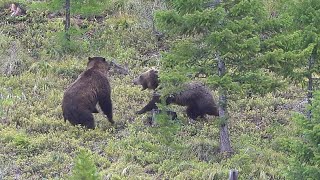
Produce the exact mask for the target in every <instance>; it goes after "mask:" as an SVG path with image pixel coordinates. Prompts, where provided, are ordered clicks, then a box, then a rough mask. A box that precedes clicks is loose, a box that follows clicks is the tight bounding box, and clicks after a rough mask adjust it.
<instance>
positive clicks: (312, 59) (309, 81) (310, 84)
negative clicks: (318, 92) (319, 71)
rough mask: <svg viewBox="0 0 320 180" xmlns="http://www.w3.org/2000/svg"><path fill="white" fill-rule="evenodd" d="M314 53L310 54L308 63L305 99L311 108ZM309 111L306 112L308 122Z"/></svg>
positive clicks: (309, 117)
mask: <svg viewBox="0 0 320 180" xmlns="http://www.w3.org/2000/svg"><path fill="white" fill-rule="evenodd" d="M314 58H315V57H314V53H312V54H311V56H310V58H309V63H308V71H309V74H308V94H307V99H308V104H309V105H310V106H311V105H312V98H313V95H312V92H313V78H312V69H313V65H314ZM311 116H312V114H311V110H308V112H307V118H308V119H309V120H310V119H311Z"/></svg>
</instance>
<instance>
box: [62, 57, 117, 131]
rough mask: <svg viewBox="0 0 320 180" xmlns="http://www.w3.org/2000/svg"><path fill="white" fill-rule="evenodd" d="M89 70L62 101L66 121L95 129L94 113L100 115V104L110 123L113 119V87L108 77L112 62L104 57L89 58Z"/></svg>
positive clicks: (67, 90) (72, 84) (74, 83)
mask: <svg viewBox="0 0 320 180" xmlns="http://www.w3.org/2000/svg"><path fill="white" fill-rule="evenodd" d="M88 60H89V61H88V63H87V68H86V70H85V71H84V72H82V73H81V74H80V75H79V76H78V78H77V79H76V80H75V82H73V83H71V84H70V85H69V87H68V88H67V89H66V90H65V92H64V96H63V100H62V111H63V117H64V120H65V121H66V120H68V121H69V122H70V123H71V124H72V125H77V124H80V125H82V126H85V127H86V128H88V129H94V128H95V124H94V118H93V115H92V113H98V110H97V109H96V105H97V104H99V106H100V108H101V110H102V111H103V113H104V114H105V115H106V116H107V118H108V120H109V122H110V123H112V124H114V121H113V119H112V101H111V87H110V83H109V80H108V77H107V74H108V71H109V69H110V62H108V61H106V59H105V58H103V57H89V58H88Z"/></svg>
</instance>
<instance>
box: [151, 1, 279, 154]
mask: <svg viewBox="0 0 320 180" xmlns="http://www.w3.org/2000/svg"><path fill="white" fill-rule="evenodd" d="M168 7H171V9H169V10H167V11H161V12H158V13H157V14H156V20H157V21H156V22H157V25H158V26H159V27H160V29H161V30H162V31H163V32H165V33H167V34H168V35H169V36H170V37H171V38H172V39H173V40H174V41H175V43H174V46H173V47H172V48H171V50H170V52H168V53H165V54H164V56H163V59H162V62H161V72H162V74H160V78H161V84H162V86H164V87H166V88H164V90H163V91H164V92H163V93H164V94H166V93H168V92H171V91H174V90H176V89H177V88H176V87H177V86H178V85H179V84H182V82H186V81H189V80H190V79H192V77H195V76H196V75H197V74H204V75H205V76H206V77H207V78H206V83H207V84H209V85H210V84H211V85H213V86H215V87H218V89H219V92H220V93H219V94H220V95H219V96H220V98H219V100H220V103H219V104H220V112H219V113H220V118H221V119H222V120H223V121H222V123H221V127H220V150H221V152H227V153H228V152H232V148H231V145H230V140H229V136H228V130H227V119H228V113H230V112H228V111H227V98H228V96H230V95H231V94H234V93H237V94H242V93H243V94H246V95H249V96H250V95H252V94H253V93H258V94H264V93H267V92H270V91H272V90H274V89H276V88H278V87H280V86H281V83H279V82H278V81H275V80H274V77H272V76H271V75H270V73H269V71H268V69H266V68H264V67H263V66H261V62H260V61H261V59H260V56H261V53H262V52H263V51H262V49H263V47H261V44H262V42H263V41H264V39H263V36H262V35H263V34H264V31H266V30H267V28H265V26H268V25H270V24H272V23H274V22H272V21H268V14H267V11H266V10H265V9H264V5H263V4H262V1H260V0H251V1H249V0H241V1H222V2H219V1H208V0H201V1H198V0H187V1H181V0H171V1H169V6H168ZM267 22H269V24H268V23H267ZM190 77H191V78H190Z"/></svg>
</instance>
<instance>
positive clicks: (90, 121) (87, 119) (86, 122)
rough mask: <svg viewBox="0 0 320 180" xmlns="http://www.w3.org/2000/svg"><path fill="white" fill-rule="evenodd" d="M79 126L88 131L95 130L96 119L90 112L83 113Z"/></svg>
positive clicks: (80, 116) (80, 115)
mask: <svg viewBox="0 0 320 180" xmlns="http://www.w3.org/2000/svg"><path fill="white" fill-rule="evenodd" d="M79 120H80V121H79V124H81V125H82V126H84V127H86V128H88V129H94V128H95V126H94V118H93V115H92V114H91V113H90V112H83V113H81V114H79Z"/></svg>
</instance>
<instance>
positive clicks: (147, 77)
mask: <svg viewBox="0 0 320 180" xmlns="http://www.w3.org/2000/svg"><path fill="white" fill-rule="evenodd" d="M133 84H134V85H141V86H142V90H145V89H151V90H155V89H156V88H157V87H158V85H159V77H158V71H157V70H155V69H150V70H148V71H146V72H144V73H142V74H141V75H140V76H139V77H137V78H136V79H134V80H133Z"/></svg>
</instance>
